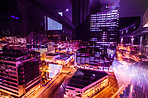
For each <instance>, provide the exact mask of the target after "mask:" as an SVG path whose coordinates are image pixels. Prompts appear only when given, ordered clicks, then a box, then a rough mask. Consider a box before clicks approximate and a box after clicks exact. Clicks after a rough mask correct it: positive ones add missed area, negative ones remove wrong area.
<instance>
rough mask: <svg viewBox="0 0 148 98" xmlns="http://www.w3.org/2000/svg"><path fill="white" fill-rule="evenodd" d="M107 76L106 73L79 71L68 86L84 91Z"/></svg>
mask: <svg viewBox="0 0 148 98" xmlns="http://www.w3.org/2000/svg"><path fill="white" fill-rule="evenodd" d="M107 75H108V74H107V73H106V72H100V71H93V70H86V69H77V71H76V72H75V74H74V75H73V77H72V78H71V80H70V82H69V83H68V86H71V87H76V88H80V89H82V88H84V87H86V86H88V85H90V84H92V83H94V82H95V81H97V80H99V79H101V78H103V77H105V76H107Z"/></svg>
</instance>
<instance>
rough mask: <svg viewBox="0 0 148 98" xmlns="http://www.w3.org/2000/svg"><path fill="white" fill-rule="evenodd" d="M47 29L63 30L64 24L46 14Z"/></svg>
mask: <svg viewBox="0 0 148 98" xmlns="http://www.w3.org/2000/svg"><path fill="white" fill-rule="evenodd" d="M46 26H47V27H46ZM45 30H62V24H60V23H59V22H57V21H55V20H53V19H51V18H49V17H46V16H45Z"/></svg>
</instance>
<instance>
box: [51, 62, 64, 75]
mask: <svg viewBox="0 0 148 98" xmlns="http://www.w3.org/2000/svg"><path fill="white" fill-rule="evenodd" d="M49 69H50V72H49V78H54V76H55V75H57V74H58V73H59V72H60V71H61V70H62V65H58V64H49Z"/></svg>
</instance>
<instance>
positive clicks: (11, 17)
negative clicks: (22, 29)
mask: <svg viewBox="0 0 148 98" xmlns="http://www.w3.org/2000/svg"><path fill="white" fill-rule="evenodd" d="M11 18H14V19H19V17H16V16H13V15H11Z"/></svg>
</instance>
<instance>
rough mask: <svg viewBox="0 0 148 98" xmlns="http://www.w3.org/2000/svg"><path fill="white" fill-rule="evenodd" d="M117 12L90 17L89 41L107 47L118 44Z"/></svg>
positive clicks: (112, 11)
mask: <svg viewBox="0 0 148 98" xmlns="http://www.w3.org/2000/svg"><path fill="white" fill-rule="evenodd" d="M118 21H119V13H118V10H109V11H106V12H99V13H97V14H92V15H90V33H91V40H92V41H94V39H95V41H96V43H98V44H101V45H105V46H109V45H110V44H117V42H118V38H119V37H118V33H119V30H118Z"/></svg>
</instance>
